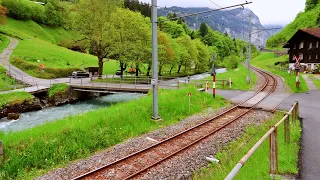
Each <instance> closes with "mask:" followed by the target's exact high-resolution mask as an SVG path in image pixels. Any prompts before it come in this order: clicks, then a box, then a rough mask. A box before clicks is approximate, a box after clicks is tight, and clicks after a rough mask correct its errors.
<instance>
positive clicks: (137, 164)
mask: <svg viewBox="0 0 320 180" xmlns="http://www.w3.org/2000/svg"><path fill="white" fill-rule="evenodd" d="M252 69H254V70H255V71H257V72H258V73H260V74H261V75H262V76H263V77H264V82H265V83H264V84H263V86H262V87H261V89H260V90H259V91H258V92H256V93H255V95H254V96H252V97H251V98H249V99H248V100H247V101H249V100H251V99H253V98H256V99H257V100H256V102H257V103H256V104H254V105H253V106H252V107H250V108H242V107H241V105H243V104H245V103H246V102H247V101H245V102H243V103H240V104H238V105H236V106H234V107H232V108H230V109H228V110H227V111H225V112H223V113H220V114H218V115H217V116H215V117H213V118H211V119H209V120H207V121H205V122H203V123H201V124H199V125H197V126H194V127H192V128H190V129H188V130H186V131H183V132H181V133H179V134H176V135H174V136H172V137H170V138H167V139H165V140H163V141H161V142H158V143H156V144H154V145H153V146H151V147H148V148H145V149H142V150H140V151H138V152H135V153H133V154H130V155H128V156H126V157H123V158H121V159H119V160H117V161H114V162H112V163H109V164H107V165H105V166H103V167H100V168H97V169H94V170H92V171H90V172H88V173H86V174H83V175H80V176H78V177H75V178H74V180H75V179H131V178H136V177H138V176H139V175H141V174H143V173H144V172H146V171H147V170H148V169H151V168H152V167H154V166H156V165H158V164H159V163H161V162H164V161H166V160H168V159H169V158H171V157H173V156H175V155H176V154H178V153H181V152H183V151H185V150H187V149H188V148H189V147H191V146H193V145H195V144H197V143H199V142H200V141H202V140H204V139H206V138H207V137H209V136H211V135H213V134H215V133H217V132H219V131H220V130H221V129H223V128H225V127H227V126H228V125H229V124H231V123H233V122H235V121H237V120H238V119H239V118H241V117H242V116H244V115H246V114H248V113H249V112H250V111H251V110H252V109H254V108H255V106H257V105H258V104H259V103H260V102H261V101H263V100H264V99H265V98H267V97H268V96H269V95H270V94H271V93H272V92H274V91H275V89H276V87H277V81H276V79H275V78H274V77H273V76H272V75H271V74H269V73H267V72H264V71H262V70H260V69H257V68H254V67H252ZM261 94H263V96H261Z"/></svg>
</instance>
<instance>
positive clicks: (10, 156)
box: [0, 88, 228, 179]
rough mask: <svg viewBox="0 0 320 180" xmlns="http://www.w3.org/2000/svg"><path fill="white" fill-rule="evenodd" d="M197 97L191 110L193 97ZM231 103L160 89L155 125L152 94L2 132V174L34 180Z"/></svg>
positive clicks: (181, 90)
mask: <svg viewBox="0 0 320 180" xmlns="http://www.w3.org/2000/svg"><path fill="white" fill-rule="evenodd" d="M189 92H191V93H192V97H191V110H190V111H189V109H188V93H189ZM226 104H228V102H226V101H225V100H224V99H223V98H222V97H219V96H218V97H217V99H216V100H215V101H213V100H212V96H211V95H210V94H207V93H201V92H198V91H197V90H196V89H195V88H184V89H179V90H160V93H159V113H160V116H161V117H162V119H163V120H162V121H161V122H154V121H151V116H152V95H151V94H149V95H148V96H145V97H143V98H140V99H137V100H133V101H131V102H126V103H120V104H116V105H113V106H111V107H108V108H103V109H99V110H96V111H92V112H88V113H85V114H82V115H77V116H71V117H67V118H65V119H63V120H59V121H55V122H50V123H47V124H45V125H42V126H39V127H36V128H32V129H30V130H25V131H22V132H12V133H8V134H4V133H0V139H1V140H2V141H3V144H4V147H5V152H6V156H5V160H4V165H3V166H2V167H1V168H0V173H4V174H5V177H6V178H7V179H33V178H34V177H36V176H38V175H40V174H43V173H46V172H48V171H49V170H51V169H52V168H57V167H62V166H65V165H66V164H67V163H69V162H71V161H74V160H76V159H79V158H84V157H88V156H89V155H92V153H94V152H97V151H100V150H103V149H106V148H109V147H111V146H113V145H115V144H118V143H121V142H123V141H125V140H126V139H128V138H132V137H136V136H139V135H141V134H144V133H147V132H150V131H152V130H155V129H159V128H162V127H164V126H168V125H171V124H174V123H177V122H179V121H181V120H182V119H184V118H186V117H187V116H190V115H192V114H195V113H199V112H202V111H203V110H205V109H207V108H209V107H212V108H213V109H217V108H220V107H223V106H225V105H226Z"/></svg>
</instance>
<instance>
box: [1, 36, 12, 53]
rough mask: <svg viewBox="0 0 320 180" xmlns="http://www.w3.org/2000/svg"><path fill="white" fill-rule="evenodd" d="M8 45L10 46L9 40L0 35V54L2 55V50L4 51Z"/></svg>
mask: <svg viewBox="0 0 320 180" xmlns="http://www.w3.org/2000/svg"><path fill="white" fill-rule="evenodd" d="M9 44H10V39H9V38H7V37H6V36H4V35H2V34H1V35H0V53H2V52H3V50H4V49H6V48H7V47H8V45H9Z"/></svg>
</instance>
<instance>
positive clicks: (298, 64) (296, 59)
mask: <svg viewBox="0 0 320 180" xmlns="http://www.w3.org/2000/svg"><path fill="white" fill-rule="evenodd" d="M301 59H302V57H301V56H299V57H298V58H297V56H293V60H295V61H296V62H295V63H294V65H293V66H294V68H295V70H300V69H301V64H300V61H301Z"/></svg>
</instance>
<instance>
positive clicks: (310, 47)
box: [309, 42, 312, 50]
mask: <svg viewBox="0 0 320 180" xmlns="http://www.w3.org/2000/svg"><path fill="white" fill-rule="evenodd" d="M310 49H312V42H311V43H310V44H309V50H310Z"/></svg>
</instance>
